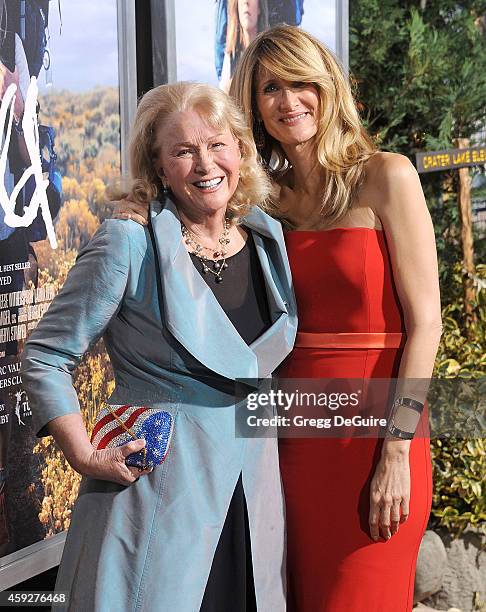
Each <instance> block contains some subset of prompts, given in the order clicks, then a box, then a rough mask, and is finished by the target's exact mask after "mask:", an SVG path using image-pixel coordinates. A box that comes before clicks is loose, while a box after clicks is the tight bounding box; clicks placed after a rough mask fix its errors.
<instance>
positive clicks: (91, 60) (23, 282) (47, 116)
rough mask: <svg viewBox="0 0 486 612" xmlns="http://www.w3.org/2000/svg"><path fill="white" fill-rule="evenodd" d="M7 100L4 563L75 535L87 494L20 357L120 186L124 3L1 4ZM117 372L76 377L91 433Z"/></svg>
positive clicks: (3, 159) (2, 321) (1, 69)
mask: <svg viewBox="0 0 486 612" xmlns="http://www.w3.org/2000/svg"><path fill="white" fill-rule="evenodd" d="M32 77H35V78H36V79H37V82H36V81H35V79H34V80H32ZM12 83H14V84H15V86H14V87H13V89H14V90H15V89H16V91H15V94H13V92H12ZM9 87H10V88H9ZM36 87H38V92H37V91H36ZM13 95H14V97H13ZM0 98H1V111H0V121H2V132H1V134H2V140H1V148H0V173H1V175H2V177H3V182H2V183H0V556H4V555H6V554H8V553H12V552H14V551H16V550H18V549H20V548H23V547H25V546H27V545H29V544H32V543H34V542H37V541H39V540H42V539H44V538H46V537H48V536H51V535H53V534H55V533H58V532H60V531H63V530H64V529H66V528H67V527H68V526H69V519H70V513H71V507H72V504H73V502H74V500H75V498H76V495H77V489H78V484H79V480H80V477H79V475H78V474H76V473H75V472H73V471H72V470H71V469H70V468H68V466H67V464H66V462H65V461H64V459H63V457H62V455H61V453H60V452H59V451H58V449H57V448H56V446H55V445H54V442H53V440H52V438H44V439H42V440H41V441H39V440H38V439H37V438H36V437H35V434H34V431H33V429H32V426H31V412H30V410H29V403H28V399H27V397H26V394H25V392H24V391H23V389H22V381H21V378H20V375H19V369H20V354H21V351H22V348H23V344H24V342H25V339H26V338H27V337H28V335H29V333H30V331H31V330H32V329H33V328H34V327H35V326H36V325H37V323H38V321H39V319H40V317H41V316H42V314H43V313H44V312H45V310H46V309H47V307H48V306H49V303H50V302H51V300H52V298H53V297H54V296H55V295H56V293H57V292H58V291H59V289H60V288H61V287H62V284H63V282H64V280H65V278H66V275H67V273H68V271H69V268H70V267H71V266H72V264H73V263H74V260H75V258H76V255H77V253H78V251H79V249H80V248H81V247H82V246H83V245H84V244H85V243H86V242H87V241H88V240H89V238H90V237H91V235H92V234H93V232H94V231H95V230H96V229H97V227H98V226H99V224H100V223H101V221H102V220H103V219H104V217H105V216H106V214H107V212H108V211H107V207H106V205H105V197H104V195H105V188H106V186H107V185H108V184H109V183H110V182H112V181H114V180H116V179H117V178H118V177H119V175H120V114H119V102H120V96H119V89H118V40H117V7H116V0H104V2H101V3H100V2H97V1H95V0H69V2H60V3H59V2H58V0H55V1H54V0H51V1H49V0H22V1H19V0H0ZM37 130H38V139H37V134H36V132H37ZM39 154H40V157H39ZM29 174H31V176H28V175H29ZM27 177H28V178H27ZM15 190H17V191H18V195H17V191H15ZM108 368H109V361H108V358H107V356H106V355H105V353H104V351H103V348H102V346H101V345H99V346H95V347H94V348H93V349H92V350H91V351H90V353H89V354H88V355H87V356H86V357H85V359H84V360H83V362H82V365H81V366H80V367H79V368H78V370H77V371H76V375H75V384H76V388H77V390H78V394H79V398H80V403H81V407H82V410H83V413H84V416H85V417H86V420H87V422H88V423H89V422H90V421H91V420H92V418H93V416H94V414H95V413H96V411H97V409H98V405H99V403H100V402H101V400H102V399H104V398H105V397H106V395H107V394H108V393H109V391H110V388H111V385H112V383H111V376H110V375H109V373H108Z"/></svg>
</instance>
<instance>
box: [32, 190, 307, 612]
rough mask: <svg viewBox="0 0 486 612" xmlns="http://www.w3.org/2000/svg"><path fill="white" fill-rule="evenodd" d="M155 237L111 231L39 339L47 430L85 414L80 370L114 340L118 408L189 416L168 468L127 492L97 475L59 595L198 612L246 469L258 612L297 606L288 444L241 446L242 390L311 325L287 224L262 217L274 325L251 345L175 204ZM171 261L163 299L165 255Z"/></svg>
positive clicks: (38, 422)
mask: <svg viewBox="0 0 486 612" xmlns="http://www.w3.org/2000/svg"><path fill="white" fill-rule="evenodd" d="M150 214H151V218H152V223H153V229H154V235H155V242H156V246H157V248H156V250H157V254H155V253H154V250H153V247H152V241H151V238H150V234H149V231H148V229H147V228H145V227H142V226H140V225H138V224H136V223H135V222H133V221H123V220H118V219H110V220H108V221H105V222H104V223H103V224H102V225H101V227H100V228H99V230H98V231H97V232H96V234H95V235H94V237H93V238H92V240H91V242H90V243H89V244H88V245H87V246H86V247H85V248H84V249H83V250H82V251H81V253H80V255H79V257H78V260H77V262H76V264H75V266H74V267H73V268H72V270H71V271H70V273H69V275H68V278H67V280H66V282H65V284H64V287H63V288H62V290H61V291H60V293H59V295H58V296H57V297H56V298H55V299H54V300H53V302H52V304H51V306H50V308H49V310H48V311H47V313H46V314H45V315H44V317H43V318H42V320H41V321H40V323H39V325H38V326H37V328H36V329H35V330H34V331H33V333H32V334H31V336H30V338H29V340H28V341H27V343H26V346H25V350H24V354H23V358H22V380H23V384H24V387H25V389H26V391H27V393H28V397H29V403H30V406H31V409H32V414H33V421H34V425H35V427H36V431H37V432H38V436H43V435H48V432H47V429H46V425H47V424H48V423H49V421H50V420H52V419H54V418H56V417H59V416H61V415H64V414H68V413H73V412H77V411H79V403H78V399H77V396H76V392H75V389H74V388H73V385H72V373H73V370H74V369H75V367H76V365H77V364H78V363H79V361H80V359H81V357H82V356H83V354H84V353H85V352H86V351H87V350H88V348H89V347H90V346H91V345H92V344H93V343H94V342H96V341H97V340H98V339H99V338H100V337H101V336H103V337H104V340H105V344H106V348H107V351H108V353H109V356H110V359H111V362H112V365H113V368H114V373H115V382H116V387H115V390H114V392H113V394H112V396H111V397H110V399H109V402H110V403H111V404H125V403H132V404H144V405H150V406H155V407H161V408H164V409H165V410H167V411H169V412H170V413H171V414H172V415H173V417H174V434H173V436H172V440H171V447H170V450H169V453H168V455H167V458H166V460H165V461H164V463H163V464H161V465H159V466H157V467H156V468H155V469H154V470H153V472H152V473H151V474H149V475H147V476H143V477H142V478H140V480H138V481H137V482H136V483H134V484H132V485H130V486H128V487H124V486H121V485H118V484H115V483H112V482H108V481H103V480H96V479H92V478H87V477H84V478H83V479H82V482H81V486H80V491H79V496H78V499H77V501H76V504H75V507H74V510H73V515H72V520H71V527H70V529H69V532H68V536H67V539H66V544H65V547H64V552H63V557H62V561H61V566H60V569H59V573H58V580H57V584H56V589H57V590H60V591H67V592H68V593H69V602H68V604H67V605H65V606H54V608H53V609H54V610H58V609H62V610H70V611H74V612H84V611H86V612H114V611H117V612H118V611H120V610H123V611H124V612H129V611H133V612H135V611H137V612H140V611H143V612H198V610H199V608H200V605H201V601H202V598H203V594H204V590H205V586H206V583H207V579H208V576H209V571H210V568H211V563H212V559H213V556H214V552H215V549H216V545H217V543H218V540H219V536H220V533H221V530H222V527H223V523H224V520H225V517H226V513H227V510H228V506H229V503H230V500H231V497H232V494H233V491H234V488H235V485H236V483H237V481H238V478H239V476H240V474H241V475H242V480H243V487H244V491H245V496H246V500H247V506H248V516H249V525H250V534H251V546H252V556H253V570H254V580H255V591H256V598H257V604H258V610H259V611H260V610H261V611H262V612H281V611H284V610H285V584H284V582H285V578H284V577H285V546H284V506H283V497H282V490H281V482H280V475H279V467H278V455H277V443H276V439H275V438H238V437H236V436H235V398H234V395H233V393H232V391H231V389H233V387H234V384H232V381H235V379H238V378H250V379H257V378H258V379H262V378H266V377H268V376H269V375H270V374H271V373H272V372H273V370H275V368H276V367H277V366H278V365H279V364H280V362H281V361H282V360H283V359H284V358H285V356H286V355H287V354H288V353H289V352H290V350H291V348H292V346H293V343H294V339H295V334H296V328H297V319H296V307H295V300H294V295H293V290H292V285H291V277H290V269H289V265H288V260H287V256H286V252H285V245H284V240H283V234H282V228H281V226H280V224H279V223H278V222H277V221H275V220H274V219H272V218H271V217H269V216H268V215H266V214H265V213H264V212H262V211H261V210H260V209H259V208H254V209H253V210H252V211H251V212H250V214H249V215H248V216H247V217H245V218H244V219H243V225H244V226H245V227H246V228H247V229H248V230H249V231H250V232H251V234H252V236H253V239H254V241H255V244H256V248H257V253H258V256H259V259H260V263H261V267H262V270H263V276H264V280H265V284H266V291H267V298H268V304H269V309H270V314H271V320H272V325H271V326H270V328H269V329H268V330H266V331H265V332H264V333H263V334H262V335H261V336H260V337H259V338H257V340H255V342H253V343H252V344H251V345H250V346H248V345H247V344H246V343H245V342H244V341H243V339H242V338H241V337H240V335H239V334H238V333H237V331H236V330H235V328H234V327H233V325H232V323H231V322H230V320H229V319H228V317H227V316H226V314H225V313H224V311H223V310H222V308H221V307H220V305H219V303H218V301H217V300H216V298H215V296H214V294H213V293H212V291H211V290H210V289H209V287H208V286H207V285H206V283H205V281H204V279H203V278H201V276H200V274H199V272H198V271H197V270H196V268H195V267H194V265H193V263H192V261H191V258H190V256H189V254H188V252H187V250H186V248H185V246H184V244H183V242H182V236H181V229H180V220H179V217H178V214H177V209H176V207H175V206H174V204H173V203H172V202H171V201H170V200H169V199H166V202H165V203H164V205H162V204H160V203H159V202H152V204H151V207H150ZM155 256H158V258H159V269H160V275H161V279H160V280H161V284H160V285H161V292H162V297H163V300H162V301H163V303H162V304H159V300H158V294H157V282H156V274H157V271H156V266H155V259H154V257H155Z"/></svg>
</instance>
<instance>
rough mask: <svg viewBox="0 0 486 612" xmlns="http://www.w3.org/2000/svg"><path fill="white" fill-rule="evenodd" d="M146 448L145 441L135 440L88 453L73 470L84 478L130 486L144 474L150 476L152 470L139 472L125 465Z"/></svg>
mask: <svg viewBox="0 0 486 612" xmlns="http://www.w3.org/2000/svg"><path fill="white" fill-rule="evenodd" d="M144 446H145V440H143V439H139V440H133V441H132V442H127V444H123V445H122V446H118V447H116V448H105V449H103V450H94V449H93V448H92V450H91V452H88V454H87V455H86V457H83V458H82V459H80V460H78V461H77V462H76V464H75V465H73V468H74V469H75V470H76V471H77V472H79V473H80V474H82V475H83V476H89V477H90V478H97V479H99V480H109V481H111V482H116V483H117V484H121V485H124V486H128V485H130V484H132V483H133V482H135V481H136V480H138V478H139V477H140V476H142V475H144V474H149V473H150V472H151V471H152V468H150V469H147V470H143V471H141V470H139V469H138V468H136V467H129V466H127V465H126V464H125V459H126V458H127V457H128V455H131V454H132V453H137V452H138V451H140V450H141V449H142V448H143V447H144Z"/></svg>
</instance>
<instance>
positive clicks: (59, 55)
mask: <svg viewBox="0 0 486 612" xmlns="http://www.w3.org/2000/svg"><path fill="white" fill-rule="evenodd" d="M61 16H62V28H61V33H59V25H60V21H59V8H58V2H57V0H51V1H50V3H49V33H50V41H49V49H50V52H51V68H52V87H53V88H54V89H69V90H71V91H86V90H89V89H92V88H93V87H96V85H118V42H117V24H116V0H61ZM39 88H40V91H41V92H42V93H45V92H46V73H45V71H44V70H42V71H41V73H40V75H39Z"/></svg>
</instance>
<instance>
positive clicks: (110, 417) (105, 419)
mask: <svg viewBox="0 0 486 612" xmlns="http://www.w3.org/2000/svg"><path fill="white" fill-rule="evenodd" d="M128 408H131V405H130V404H125V405H124V406H120V407H119V408H117V409H116V410H114V412H115V413H116V415H117V416H121V415H122V414H123V413H124V412H125V411H126V410H127V409H128ZM113 418H114V417H113V415H112V414H111V412H108V414H106V415H105V416H104V417H103V418H102V419H101V420H99V421H98V422H97V423H96V425H95V426H94V428H93V433H92V434H91V441H93V438H94V437H95V436H96V434H97V433H98V432H99V430H100V429H101V428H102V427H104V426H105V425H107V424H108V423H109V422H110V421H113Z"/></svg>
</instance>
